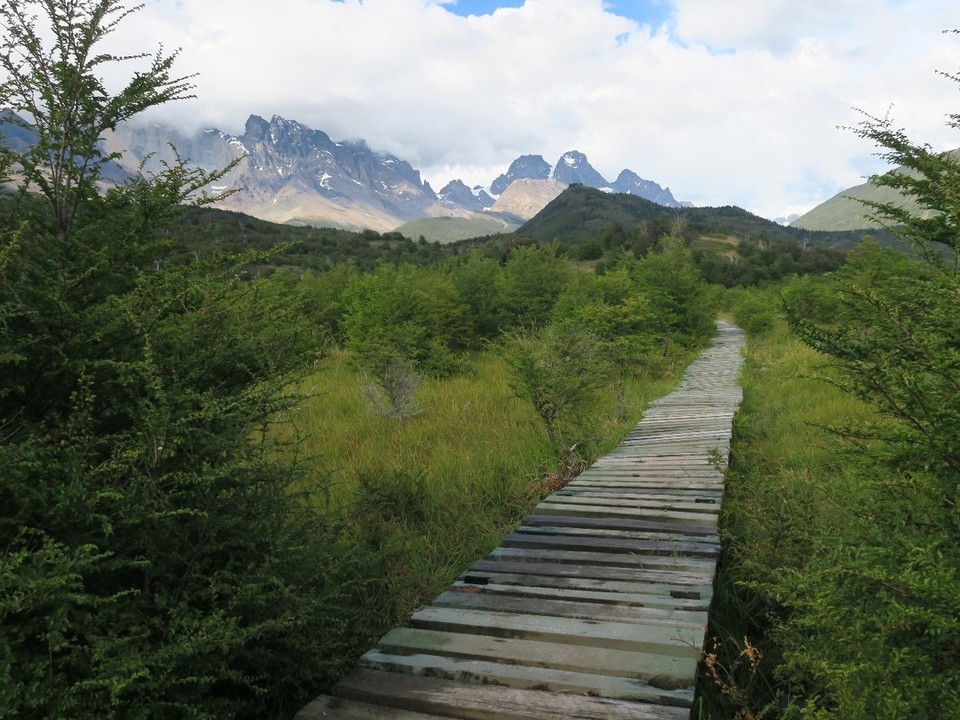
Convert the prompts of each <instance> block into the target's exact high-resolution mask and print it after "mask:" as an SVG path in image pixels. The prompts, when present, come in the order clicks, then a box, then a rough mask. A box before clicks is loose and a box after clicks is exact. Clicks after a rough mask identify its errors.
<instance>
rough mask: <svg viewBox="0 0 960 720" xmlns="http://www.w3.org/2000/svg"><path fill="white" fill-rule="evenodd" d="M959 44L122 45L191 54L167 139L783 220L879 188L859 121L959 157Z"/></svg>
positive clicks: (326, 41)
mask: <svg viewBox="0 0 960 720" xmlns="http://www.w3.org/2000/svg"><path fill="white" fill-rule="evenodd" d="M497 10H500V11H499V12H497ZM958 27H960V2H957V0H923V2H922V3H921V2H919V1H917V2H904V1H903V0H804V1H803V2H798V1H797V0H457V3H456V4H453V3H452V2H450V0H282V1H280V2H276V3H272V4H271V5H270V9H269V12H265V11H264V4H263V0H150V2H148V4H147V6H146V8H145V9H144V10H143V11H142V12H140V13H137V14H135V15H134V16H133V17H132V18H130V19H129V20H128V21H125V23H124V24H123V25H122V26H121V30H120V31H118V33H117V34H116V36H115V37H114V38H113V42H114V43H115V48H114V51H115V52H118V53H133V52H138V51H141V50H143V49H144V43H148V42H155V43H160V42H162V43H163V44H164V46H165V47H168V48H170V47H180V48H182V52H181V54H180V56H179V57H178V60H177V69H178V70H179V71H180V72H182V73H184V74H189V73H194V72H196V73H198V77H197V80H196V85H197V90H196V94H197V99H196V100H191V101H188V102H184V103H179V104H177V105H175V106H168V107H166V108H163V109H162V111H161V112H159V113H158V114H157V115H156V116H155V118H156V120H157V121H162V122H167V123H174V124H179V125H182V126H183V127H184V129H189V128H194V129H195V128H198V127H215V128H218V129H221V130H224V131H226V132H232V133H241V132H242V131H243V126H244V122H245V121H246V119H247V117H248V116H249V115H250V114H258V115H261V116H264V117H267V118H269V117H271V116H272V115H282V116H284V117H287V118H290V119H294V120H298V121H300V122H302V123H305V124H307V125H309V126H310V127H313V128H316V129H319V130H323V131H324V132H326V133H328V134H329V135H330V136H331V137H333V138H334V139H335V140H336V139H356V138H363V139H365V140H366V141H367V142H368V144H369V145H370V146H371V147H373V148H374V149H377V150H383V151H386V152H390V153H393V154H394V155H396V156H398V157H400V158H402V159H404V160H407V161H408V162H410V163H411V164H412V165H413V166H414V167H415V168H417V169H418V170H420V172H421V174H422V176H423V177H424V179H426V180H428V181H429V182H430V184H431V185H432V186H433V187H434V189H439V188H441V187H443V186H444V185H445V184H446V183H447V182H449V181H450V180H453V179H461V180H463V181H464V182H466V183H467V184H469V185H483V186H487V185H489V184H490V183H491V182H492V180H493V179H494V178H496V177H497V175H499V174H500V173H502V172H504V171H505V170H506V168H507V166H508V165H509V164H510V162H511V161H513V160H514V159H515V158H517V157H518V156H520V155H526V154H534V155H542V156H543V157H544V159H545V160H546V161H547V162H549V163H556V162H557V159H558V158H559V157H560V156H561V155H562V154H563V153H565V152H566V151H568V150H579V151H580V152H583V153H585V154H586V155H587V157H588V159H589V160H590V163H591V164H592V165H593V166H594V167H595V168H596V169H597V170H598V171H599V172H600V173H601V174H602V175H603V176H604V177H605V178H607V179H610V180H612V179H615V178H616V177H617V175H618V174H619V173H620V171H621V170H623V169H625V168H629V169H631V170H633V171H634V172H636V173H637V174H639V175H640V176H641V177H643V178H646V179H649V180H653V181H655V182H657V183H659V184H660V185H663V186H668V187H670V189H671V191H672V192H673V194H674V196H675V197H677V198H678V199H681V200H687V201H690V202H693V203H695V204H698V205H739V206H740V207H743V208H746V209H747V210H750V211H751V212H755V213H757V214H758V215H762V216H765V217H777V216H783V215H788V214H791V213H795V212H803V211H805V210H808V209H810V208H812V207H813V206H815V205H816V204H818V203H820V202H822V201H824V200H827V199H828V198H829V197H831V196H832V195H834V194H835V193H837V192H839V191H841V190H844V189H846V188H848V187H850V186H852V185H855V184H858V183H860V182H862V181H863V179H864V176H865V175H867V174H869V173H872V172H876V171H879V170H881V169H883V165H882V163H881V162H880V161H879V160H878V159H877V158H876V157H875V156H874V152H875V148H873V147H871V146H869V145H867V144H865V142H864V141H863V140H861V139H859V138H857V137H856V135H855V134H854V133H852V132H850V131H849V130H846V131H845V130H842V129H838V128H839V127H842V126H850V125H855V124H856V123H857V122H858V121H859V120H860V118H861V116H860V115H859V114H858V113H857V111H856V110H855V109H854V108H858V109H861V110H864V111H866V112H869V113H872V114H874V115H884V114H885V113H887V112H888V111H889V112H890V115H891V117H892V118H893V119H894V122H895V123H896V125H897V126H899V127H903V128H905V129H906V130H907V132H908V134H909V135H910V136H911V137H913V138H915V139H916V140H918V141H922V142H927V143H929V144H931V145H932V146H934V147H935V148H937V149H947V148H953V147H960V137H958V132H957V131H956V130H954V129H950V128H947V127H946V125H945V119H946V116H947V114H948V113H956V112H960V94H958V93H957V89H958V88H957V85H956V84H955V83H951V82H950V81H948V80H944V79H943V78H942V77H940V76H938V75H937V73H936V71H937V70H941V71H946V72H953V73H956V72H958V71H960V37H958V36H956V35H943V34H942V32H941V31H942V30H943V29H945V28H958ZM148 47H149V45H148Z"/></svg>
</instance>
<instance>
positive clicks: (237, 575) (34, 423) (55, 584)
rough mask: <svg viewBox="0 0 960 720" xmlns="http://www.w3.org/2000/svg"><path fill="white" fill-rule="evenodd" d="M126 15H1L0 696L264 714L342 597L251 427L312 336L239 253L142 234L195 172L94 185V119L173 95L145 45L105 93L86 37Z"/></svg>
mask: <svg viewBox="0 0 960 720" xmlns="http://www.w3.org/2000/svg"><path fill="white" fill-rule="evenodd" d="M128 12H129V11H127V10H126V9H125V8H124V6H123V4H122V3H121V2H119V1H118V0H80V1H79V2H71V3H59V2H53V1H47V0H23V1H22V2H19V1H15V2H9V3H5V4H4V5H3V7H2V9H0V17H2V19H3V24H4V30H5V35H4V39H3V48H2V54H0V65H2V68H3V71H4V73H5V75H6V78H5V80H4V84H3V86H2V90H0V106H5V107H12V108H13V109H14V110H16V111H18V112H23V113H27V114H29V116H30V117H31V118H32V120H33V123H34V125H33V132H35V133H36V136H37V142H36V143H35V144H34V145H32V146H31V147H28V148H26V149H25V150H23V151H20V152H16V151H14V150H12V149H9V148H4V149H3V152H2V155H0V158H2V160H3V168H4V169H5V170H7V172H8V173H9V174H11V175H12V176H13V179H14V181H15V182H16V186H17V190H16V191H15V192H14V193H13V194H11V195H8V196H7V197H5V198H4V199H3V201H2V203H0V213H2V216H0V338H2V341H0V467H2V468H3V471H2V473H0V497H2V502H0V548H2V554H0V627H2V632H0V707H2V708H3V711H2V714H3V715H4V716H8V717H23V718H30V717H35V718H67V717H69V718H84V717H98V718H110V717H117V718H121V717H122V718H138V717H152V718H162V717H209V718H222V717H264V716H269V715H272V714H274V713H277V712H282V711H283V710H284V708H283V702H284V700H285V699H287V698H294V701H295V699H296V698H298V697H301V694H302V692H303V691H302V689H300V688H301V686H302V684H303V683H305V682H310V683H313V682H316V676H317V674H318V672H320V671H321V670H320V669H319V668H318V661H319V663H322V658H320V657H317V658H316V660H314V661H311V662H310V663H308V664H305V663H304V660H305V659H308V658H310V657H311V651H312V649H313V648H314V646H315V643H316V640H315V638H316V637H318V636H321V635H322V634H323V623H324V618H323V617H322V613H323V605H322V604H318V603H317V602H316V598H318V597H323V596H325V595H326V596H330V595H336V594H343V593H349V592H355V591H356V588H353V589H351V586H349V585H343V587H342V588H338V587H332V588H331V587H328V586H325V585H324V584H323V583H322V582H321V579H320V577H319V576H318V575H317V574H316V572H315V571H314V568H315V567H316V566H317V564H318V563H321V562H322V558H323V557H324V555H325V554H330V553H334V552H337V551H335V550H334V549H333V548H332V547H331V548H330V549H325V547H324V543H323V536H324V535H325V534H326V533H327V531H326V529H325V528H324V527H323V526H321V525H318V524H317V523H316V522H315V520H314V519H313V518H312V517H311V516H309V515H307V514H305V513H303V512H301V511H300V510H299V507H300V504H299V502H298V501H297V499H296V498H294V497H293V496H291V495H289V493H288V492H287V487H288V484H289V481H290V479H291V478H292V477H294V476H295V473H296V472H297V468H296V464H295V462H292V461H290V460H288V461H285V462H277V461H276V460H275V457H276V453H275V452H274V450H275V448H274V447H273V445H274V443H272V442H271V441H270V440H269V435H268V433H267V430H268V428H269V426H270V424H271V421H272V419H273V418H275V417H276V413H277V412H278V411H279V410H281V409H283V408H286V407H288V406H289V405H290V403H291V401H292V398H290V397H288V396H287V395H286V394H285V392H284V389H285V387H287V385H288V383H289V381H290V378H291V377H292V374H293V373H296V372H297V370H298V368H299V367H301V366H302V365H303V363H304V359H305V357H306V355H305V354H306V353H307V351H308V350H309V349H310V348H311V347H313V346H314V344H315V339H314V337H313V332H312V329H311V327H310V326H309V325H305V324H304V323H303V322H302V321H301V317H302V315H301V314H300V313H299V309H298V303H297V301H296V299H295V298H293V297H291V296H290V295H289V294H287V293H286V292H285V288H284V287H283V286H281V285H273V284H270V283H268V282H265V281H257V282H240V281H239V280H237V277H236V276H237V274H238V272H239V268H240V267H241V266H243V265H244V264H246V262H247V261H249V260H250V258H244V259H230V258H223V257H219V256H218V257H210V258H207V259H205V260H203V261H201V262H195V263H192V264H189V265H187V264H182V263H176V262H170V261H169V260H170V248H169V246H168V245H167V244H165V243H163V242H162V241H161V240H160V239H159V237H158V229H159V228H160V227H161V226H162V225H164V224H165V223H166V222H168V220H169V219H170V218H171V213H172V211H173V209H174V208H175V207H176V206H177V205H178V204H179V203H181V202H184V201H189V198H191V197H193V196H194V195H195V193H196V191H198V190H199V188H201V187H202V186H204V185H206V184H207V183H209V182H210V181H211V180H213V179H215V177H214V176H210V175H207V174H204V173H200V172H195V171H190V170H187V169H185V168H183V167H181V166H171V167H169V168H168V169H167V170H166V171H165V172H163V173H162V174H161V175H158V176H155V177H149V178H144V177H139V178H134V179H131V180H129V181H128V182H125V183H124V184H122V185H120V186H117V187H114V188H113V189H111V190H110V191H109V192H107V193H105V194H102V193H100V192H99V191H98V190H99V188H98V181H99V180H100V177H101V172H102V170H103V168H104V167H105V166H106V164H107V163H108V161H109V160H110V158H109V157H108V156H105V155H104V154H103V153H102V152H101V150H100V148H99V145H98V139H99V137H100V136H101V135H102V134H103V132H104V131H106V130H107V129H109V128H111V127H113V126H114V125H115V124H116V123H118V122H122V121H124V120H126V119H127V118H129V117H130V116H132V115H134V114H136V113H137V112H140V111H141V110H143V109H145V108H147V107H150V106H152V105H156V104H159V103H163V102H167V101H172V100H176V99H179V98H181V97H185V96H186V95H187V94H189V92H190V84H189V80H188V79H184V78H178V77H176V76H175V75H172V74H171V68H172V65H173V61H174V56H173V55H163V54H157V55H154V56H143V57H138V58H133V59H130V61H131V62H133V63H135V64H137V66H138V69H137V71H135V72H134V73H133V75H132V79H131V80H130V82H129V84H128V85H127V86H126V87H125V88H124V89H122V90H121V91H120V92H119V93H117V94H114V95H111V94H109V93H108V92H107V91H106V90H105V88H104V86H103V84H102V81H101V80H100V79H99V77H98V73H99V72H101V71H102V69H103V66H104V65H105V64H108V63H113V62H118V60H117V59H116V58H113V57H111V56H109V55H103V54H100V53H99V52H98V50H97V47H98V45H99V43H100V41H102V40H103V38H104V37H105V36H106V35H107V34H108V33H109V32H110V31H111V30H112V29H113V28H114V27H115V26H116V24H117V23H119V22H121V21H122V20H123V18H124V17H125V16H126V15H127V14H128ZM37 18H42V20H43V22H46V23H48V26H38V25H37V24H36V23H38V22H40V20H39V19H37ZM51 30H52V32H51ZM48 38H51V39H50V40H49V43H48V41H47V40H48ZM11 117H12V116H7V118H6V121H8V122H15V120H12V119H11ZM290 457H291V458H292V457H293V456H290ZM342 552H343V555H342V557H349V554H348V552H347V551H342ZM348 562H349V561H347V563H348ZM345 564H346V563H341V564H340V565H339V566H340V567H343V566H344V565H345ZM351 604H352V606H354V607H358V608H359V607H361V606H362V602H361V598H359V597H358V598H353V599H352V600H351V601H349V602H347V603H345V605H347V606H350V605H351ZM292 709H293V708H290V707H288V708H286V712H289V711H291V710H292Z"/></svg>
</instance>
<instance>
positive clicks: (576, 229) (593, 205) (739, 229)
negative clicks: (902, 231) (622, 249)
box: [515, 185, 876, 248]
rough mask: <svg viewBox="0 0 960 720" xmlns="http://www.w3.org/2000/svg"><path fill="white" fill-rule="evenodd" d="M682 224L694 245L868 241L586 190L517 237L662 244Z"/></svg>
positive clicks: (741, 214)
mask: <svg viewBox="0 0 960 720" xmlns="http://www.w3.org/2000/svg"><path fill="white" fill-rule="evenodd" d="M676 224H679V225H680V227H681V228H682V234H683V235H684V236H686V237H687V238H688V239H691V240H693V239H696V238H701V239H704V238H706V239H709V238H710V237H716V238H728V237H736V238H740V239H748V240H757V241H761V242H765V241H774V240H792V241H794V242H797V243H800V244H801V245H804V246H811V245H812V246H819V247H837V248H852V247H855V246H856V245H857V244H858V243H859V242H860V240H861V239H862V237H863V232H862V231H859V230H852V231H845V232H817V231H811V230H805V229H801V228H797V227H786V226H783V225H779V224H777V223H775V222H773V221H771V220H766V219H765V218H762V217H759V216H758V215H754V214H753V213H750V212H747V211H746V210H744V209H742V208H738V207H733V206H724V207H703V208H699V207H683V208H668V207H664V206H662V205H657V204H656V203H653V202H650V201H649V200H644V199H643V198H640V197H637V196H635V195H627V194H623V193H608V192H603V191H602V190H596V189H593V188H588V187H584V186H582V185H571V186H570V187H569V188H567V189H566V190H564V191H563V192H562V193H561V194H560V195H559V196H558V197H557V198H556V199H554V200H553V201H552V202H550V203H549V204H548V205H547V206H546V207H545V208H544V209H543V210H541V211H540V212H539V213H537V215H536V216H535V217H533V218H532V219H531V220H529V221H528V222H526V223H525V224H524V225H522V226H521V227H520V228H519V229H518V230H517V231H516V233H515V234H516V235H517V236H519V237H521V238H525V239H531V240H536V241H537V242H541V243H546V242H553V241H558V242H560V243H566V244H579V243H585V242H590V241H592V240H595V239H597V238H598V237H601V236H603V234H604V232H609V231H610V230H611V228H612V229H614V230H615V231H617V232H626V233H628V234H629V233H633V234H635V235H636V234H638V233H639V234H640V235H643V236H646V237H648V238H649V239H651V240H656V239H657V238H659V237H660V236H662V235H664V234H666V233H667V232H669V231H670V230H671V228H673V227H674V225H676ZM617 228H619V230H616V229H617ZM874 234H876V233H874Z"/></svg>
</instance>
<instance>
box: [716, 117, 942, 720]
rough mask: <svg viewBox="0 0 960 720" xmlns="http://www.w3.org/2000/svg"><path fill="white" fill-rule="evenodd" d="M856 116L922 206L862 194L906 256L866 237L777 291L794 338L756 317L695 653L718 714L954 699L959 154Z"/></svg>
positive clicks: (801, 713) (750, 301) (913, 710)
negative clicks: (714, 597)
mask: <svg viewBox="0 0 960 720" xmlns="http://www.w3.org/2000/svg"><path fill="white" fill-rule="evenodd" d="M958 121H960V117H957V116H954V117H953V118H952V121H951V125H952V126H953V127H958ZM855 131H856V132H857V134H859V135H860V136H861V137H864V138H866V139H869V140H871V141H873V142H875V143H876V144H877V145H878V146H879V147H880V148H881V150H882V153H883V156H884V157H885V158H886V159H887V160H889V161H890V163H891V165H893V166H897V167H900V168H902V170H895V171H891V172H889V173H887V174H885V175H881V176H879V177H876V178H874V179H873V182H874V183H876V184H878V185H881V186H888V187H893V188H897V189H899V190H901V191H902V192H904V193H905V194H906V195H909V196H913V197H914V198H915V199H916V200H917V201H918V203H919V205H920V207H921V208H923V209H924V211H925V212H923V214H922V215H921V216H914V215H912V214H910V213H909V212H908V211H905V210H903V209H902V208H900V207H897V206H895V205H886V204H872V205H871V209H872V211H873V213H874V215H875V217H876V219H878V220H880V221H881V222H883V223H884V224H885V225H886V226H887V228H888V229H889V231H890V232H892V233H895V234H896V235H897V236H899V237H900V238H901V239H902V241H903V250H907V251H908V252H903V251H900V252H894V251H892V250H889V249H884V248H882V247H880V246H879V245H878V244H876V243H873V242H867V243H864V244H862V245H861V246H860V247H859V248H858V249H857V250H856V251H855V252H853V253H852V255H851V260H850V263H849V264H848V265H846V266H845V267H843V268H841V269H839V270H837V271H836V272H835V273H834V274H833V275H832V276H830V277H826V278H823V279H820V280H817V281H813V280H811V279H810V278H804V279H802V280H794V281H792V282H791V283H789V284H787V285H785V286H783V287H782V288H781V292H780V297H781V300H782V302H783V305H784V309H785V313H786V317H787V319H788V320H789V324H790V327H791V328H792V330H793V332H794V334H795V336H796V337H797V338H799V339H800V340H802V341H803V343H805V344H806V346H807V349H806V351H805V352H804V349H803V348H799V349H798V347H797V345H798V343H797V342H796V341H795V340H794V341H793V342H792V344H791V343H790V342H788V341H787V340H784V339H782V338H779V337H778V336H777V333H776V332H772V333H771V332H770V331H771V330H774V331H775V330H776V322H775V318H774V317H773V316H772V314H771V313H769V311H768V312H767V313H766V317H765V318H763V322H755V325H754V327H751V328H750V329H751V330H752V331H753V335H754V339H755V343H754V344H753V347H752V349H751V351H750V352H751V357H750V358H749V359H748V364H747V373H746V385H747V387H746V393H745V400H744V407H743V409H742V411H741V414H740V415H739V416H738V418H737V420H736V423H735V430H736V437H735V443H734V459H733V463H732V466H731V475H730V478H729V486H728V487H729V491H728V495H727V498H726V499H725V508H726V511H725V512H726V515H725V527H724V532H725V538H726V541H727V546H726V550H725V568H724V574H723V575H722V578H723V579H722V582H721V586H720V593H719V603H718V610H719V614H718V615H717V616H715V618H716V631H717V634H718V636H719V637H720V638H721V642H720V645H719V646H718V648H717V651H716V652H715V653H714V654H712V655H711V656H709V657H708V660H709V671H708V675H709V676H710V684H712V685H714V687H715V688H719V689H720V692H721V694H722V699H721V700H720V701H719V702H718V708H717V714H716V715H715V716H716V717H727V716H729V715H730V714H734V713H740V714H741V716H749V715H751V714H767V715H770V716H783V717H790V718H794V717H797V718H799V717H803V718H844V719H847V718H853V719H866V718H890V719H891V720H892V719H894V718H904V717H917V718H940V717H945V716H948V715H950V714H951V713H952V712H953V709H954V708H956V707H958V706H960V692H958V687H960V662H958V659H960V653H958V649H960V553H958V550H957V538H958V537H960V513H958V507H957V500H958V498H960V485H958V477H960V474H958V470H960V456H958V454H957V448H958V447H960V393H958V390H960V354H958V348H960V322H958V317H960V272H958V266H957V264H956V262H955V260H954V259H953V258H955V252H956V250H957V249H958V247H960V204H958V201H957V198H958V197H960V163H958V162H957V159H956V156H955V155H953V154H951V153H939V152H934V151H933V150H932V149H931V148H929V147H927V146H923V145H918V144H916V143H914V142H912V141H911V140H910V139H909V138H908V137H907V136H906V135H905V133H904V132H903V131H900V130H897V129H896V128H894V127H893V126H892V125H891V124H890V122H889V121H888V120H885V119H877V118H873V117H867V118H866V120H865V121H864V122H863V123H862V124H861V125H859V126H858V127H857V128H855ZM944 249H946V252H944ZM951 251H952V253H953V254H950V253H951ZM740 298H741V299H745V300H746V301H747V308H748V309H750V308H752V309H753V310H757V309H760V310H762V305H763V303H764V302H765V303H766V304H767V305H768V306H769V304H770V303H772V302H773V300H774V298H773V296H772V294H771V293H767V294H766V295H765V297H761V296H759V295H758V294H756V293H753V292H749V293H748V292H745V291H741V295H740ZM762 315H763V313H761V317H762ZM814 351H815V352H814ZM774 352H776V353H777V354H774ZM818 365H819V367H818ZM781 367H783V368H785V367H792V368H795V369H794V370H793V373H794V375H795V374H796V373H797V372H804V373H805V374H806V375H807V377H808V378H809V375H810V374H812V373H816V374H817V375H819V376H820V377H821V378H822V379H825V380H827V381H828V382H829V383H830V384H831V387H830V388H827V389H823V388H818V387H817V386H816V385H813V384H811V382H810V380H809V379H807V380H803V379H799V378H797V377H795V376H791V373H790V372H784V371H780V370H779V368H781ZM804 383H805V384H804ZM778 384H779V385H782V386H783V387H782V389H780V387H778ZM812 423H817V424H819V425H820V426H821V428H822V430H823V431H822V432H820V431H818V429H814V428H811V427H810V425H811V424H812ZM803 426H806V427H803ZM761 657H763V658H764V659H763V660H762V661H761ZM758 668H759V669H758ZM761 711H762V712H761Z"/></svg>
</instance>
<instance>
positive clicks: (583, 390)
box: [502, 324, 613, 456]
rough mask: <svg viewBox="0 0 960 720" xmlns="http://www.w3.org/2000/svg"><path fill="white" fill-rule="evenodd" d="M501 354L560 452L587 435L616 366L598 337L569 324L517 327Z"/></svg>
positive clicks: (516, 388)
mask: <svg viewBox="0 0 960 720" xmlns="http://www.w3.org/2000/svg"><path fill="white" fill-rule="evenodd" d="M502 352H503V356H504V358H505V359H506V361H507V364H508V365H509V367H510V371H511V387H512V388H513V391H514V392H515V393H516V395H517V397H519V398H521V399H522V400H525V401H527V402H529V403H530V404H531V405H532V407H533V409H534V411H535V412H536V414H537V417H539V418H540V421H541V422H542V423H543V427H544V430H545V431H546V434H547V439H548V440H549V442H550V444H551V446H553V447H554V448H555V449H556V450H557V452H558V454H559V455H561V456H563V455H564V454H565V453H567V452H570V451H571V450H572V447H573V446H574V445H576V444H577V443H578V442H579V441H581V440H582V439H584V438H585V435H584V433H585V432H586V427H587V423H588V421H589V419H590V417H591V411H592V410H593V409H594V408H595V406H596V404H597V402H598V399H599V393H600V391H601V390H602V389H603V388H605V387H607V386H609V385H610V383H611V381H612V379H613V366H612V365H611V363H610V361H609V358H608V357H607V355H606V353H605V352H604V348H603V345H602V344H601V342H600V340H599V338H597V337H596V336H595V335H593V334H592V333H591V332H590V331H589V330H587V329H585V328H581V327H576V326H573V325H570V324H562V325H561V324H551V325H547V326H546V327H544V328H542V329H540V330H537V331H531V330H515V331H513V332H512V333H510V334H509V335H507V336H506V337H505V339H504V343H503V351H502Z"/></svg>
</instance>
